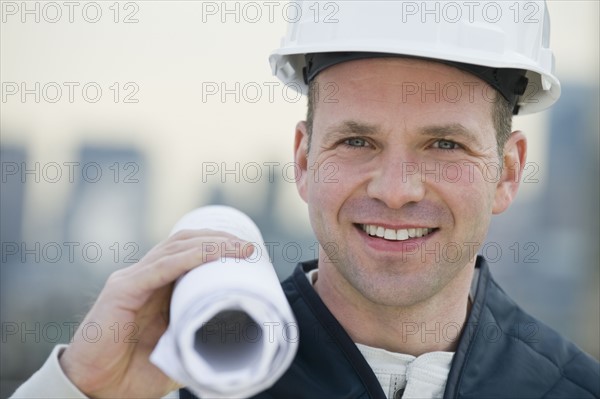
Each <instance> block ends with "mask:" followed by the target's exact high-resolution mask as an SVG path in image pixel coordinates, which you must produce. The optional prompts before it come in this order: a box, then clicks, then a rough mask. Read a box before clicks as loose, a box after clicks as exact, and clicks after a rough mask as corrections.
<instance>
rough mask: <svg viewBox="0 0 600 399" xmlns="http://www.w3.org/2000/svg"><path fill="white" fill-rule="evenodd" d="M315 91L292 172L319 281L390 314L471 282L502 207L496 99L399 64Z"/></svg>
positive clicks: (340, 72) (374, 66)
mask: <svg viewBox="0 0 600 399" xmlns="http://www.w3.org/2000/svg"><path fill="white" fill-rule="evenodd" d="M318 84H319V87H320V93H319V96H318V98H316V99H315V113H314V120H313V133H312V139H311V145H310V151H309V152H308V154H307V153H306V144H307V136H306V131H305V125H304V124H303V123H300V124H299V125H298V129H297V132H296V162H297V163H298V164H299V165H300V166H301V169H302V173H301V174H300V176H299V179H298V188H299V192H300V194H301V196H302V197H303V199H304V200H305V201H306V202H307V203H308V207H309V215H310V221H311V224H312V227H313V229H314V231H315V234H316V236H317V239H318V240H319V243H320V244H321V248H322V250H321V251H320V255H319V270H320V272H319V275H321V274H322V273H328V278H330V279H333V280H334V281H335V284H336V286H338V287H339V289H341V290H348V291H349V292H353V293H354V294H356V293H358V294H360V295H361V296H362V297H364V298H367V299H368V300H370V301H372V302H374V303H378V304H385V305H391V306H409V305H412V304H416V303H418V302H420V301H423V300H426V299H427V298H430V297H432V296H434V295H435V294H436V293H438V292H440V291H442V290H443V289H444V288H445V287H447V286H451V285H452V284H449V283H450V282H452V281H455V280H457V279H465V280H466V279H468V278H469V279H470V276H471V274H470V273H471V271H470V270H469V269H470V268H468V267H466V266H467V265H472V264H473V262H474V258H475V255H476V252H477V249H478V248H479V247H480V245H481V244H482V242H483V240H484V237H485V235H486V232H487V230H488V226H489V223H490V218H491V215H492V213H498V212H501V211H502V210H504V209H505V208H506V207H507V206H508V202H510V199H507V196H506V192H505V190H501V189H500V187H501V186H502V175H503V173H502V172H501V171H500V168H499V164H500V160H499V158H498V152H497V148H496V136H495V130H494V127H493V122H492V111H491V110H492V103H491V100H490V97H491V98H494V96H493V94H492V93H493V90H492V89H490V88H489V87H488V86H487V85H485V83H483V82H482V81H480V80H478V79H477V78H474V77H472V76H471V75H468V74H466V73H464V72H462V71H459V70H457V69H455V68H452V67H449V66H446V65H442V64H438V63H432V62H425V61H418V60H407V59H368V60H360V61H353V62H347V63H342V64H339V65H336V66H333V67H330V68H328V69H326V70H325V71H323V72H322V73H321V74H320V75H319V77H318ZM457 88H460V89H461V90H462V94H460V95H457V93H458V92H457ZM335 90H337V92H335ZM415 90H417V92H416V93H415ZM332 93H334V94H332ZM410 93H413V94H410ZM509 142H510V140H509ZM523 146H524V144H523ZM523 148H524V147H523ZM504 175H506V170H505V171H504ZM380 236H383V237H380Z"/></svg>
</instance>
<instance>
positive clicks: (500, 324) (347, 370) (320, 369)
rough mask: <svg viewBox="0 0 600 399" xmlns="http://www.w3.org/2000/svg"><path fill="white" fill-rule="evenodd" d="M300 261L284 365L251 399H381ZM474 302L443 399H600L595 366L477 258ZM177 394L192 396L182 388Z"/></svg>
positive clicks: (290, 294)
mask: <svg viewBox="0 0 600 399" xmlns="http://www.w3.org/2000/svg"><path fill="white" fill-rule="evenodd" d="M316 267H317V262H316V261H311V262H305V263H300V264H299V265H298V266H297V267H296V269H295V270H294V272H293V274H292V275H291V276H290V277H289V278H288V279H286V280H285V281H284V282H283V283H282V287H283V290H284V292H285V295H286V297H287V299H288V301H289V303H290V305H291V307H292V309H293V311H294V314H295V316H296V320H297V322H298V325H299V330H300V344H299V348H298V353H297V354H296V357H295V359H294V361H293V363H292V365H291V367H290V368H289V370H288V371H287V372H286V373H285V374H284V375H283V376H282V377H281V378H280V379H279V381H277V382H276V383H275V385H273V386H272V387H271V388H269V389H268V390H266V391H264V392H261V393H259V394H257V395H255V396H254V398H261V399H266V398H272V399H275V398H276V399H292V398H327V399H331V398H344V399H349V398H361V399H367V398H372V399H385V394H384V393H383V390H382V389H381V386H380V385H379V382H378V381H377V378H376V377H375V374H374V373H373V371H372V369H371V368H370V367H369V365H368V364H367V362H366V361H365V359H364V357H363V356H362V354H361V353H360V351H359V350H358V348H357V347H356V345H355V344H354V343H353V342H352V340H351V339H350V337H349V336H348V334H347V333H346V331H345V330H344V329H343V328H342V326H341V325H340V324H339V323H338V321H337V320H336V319H335V318H334V317H333V315H332V314H331V312H329V310H328V309H327V307H326V306H325V304H324V303H323V302H322V301H321V299H320V297H319V296H318V295H317V293H316V292H315V290H314V289H313V287H312V286H311V284H310V283H309V282H308V279H307V278H306V276H305V273H306V272H307V271H309V270H311V269H314V268H316ZM476 267H477V268H479V270H480V272H479V281H478V283H477V290H476V294H475V298H474V301H473V307H472V309H471V313H470V315H469V318H468V320H467V324H466V326H465V327H464V328H463V331H462V335H461V338H460V341H459V344H458V347H457V350H456V353H455V355H454V359H453V362H452V367H451V369H450V374H449V375H448V381H447V383H446V390H445V393H444V398H477V399H480V398H600V364H599V363H598V361H596V360H595V359H593V358H592V357H591V356H589V355H587V354H586V353H584V352H582V351H581V350H580V349H579V348H577V347H576V346H575V345H574V344H572V343H571V342H569V341H567V340H566V339H564V338H562V337H561V336H560V335H559V334H558V333H557V332H555V331H554V330H552V329H551V328H549V327H548V326H546V325H544V324H543V323H541V322H540V321H538V320H536V319H534V318H533V317H531V316H530V315H528V314H526V313H525V312H524V311H523V310H521V309H520V308H519V307H518V306H517V305H516V304H515V303H514V302H513V301H512V300H511V299H510V298H508V296H507V295H506V294H505V293H504V292H503V291H502V289H501V288H500V287H499V286H498V285H497V284H496V282H495V281H494V280H493V279H492V276H491V274H490V271H489V268H488V265H487V263H486V262H485V260H484V259H483V258H481V257H479V258H478V259H477V264H476ZM180 398H181V399H191V398H196V397H195V396H194V395H193V394H191V393H190V392H189V391H187V390H185V389H182V390H180Z"/></svg>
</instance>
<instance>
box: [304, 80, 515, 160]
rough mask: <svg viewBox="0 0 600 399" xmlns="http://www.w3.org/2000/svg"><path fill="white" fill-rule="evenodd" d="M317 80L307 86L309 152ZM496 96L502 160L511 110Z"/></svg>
mask: <svg viewBox="0 0 600 399" xmlns="http://www.w3.org/2000/svg"><path fill="white" fill-rule="evenodd" d="M317 80H318V79H313V80H312V81H311V82H310V84H309V85H308V107H307V111H306V132H307V134H308V143H307V148H306V151H307V152H308V151H310V142H311V137H312V128H313V119H314V116H315V106H316V104H317V103H318V98H319V95H318V85H317ZM495 93H496V96H495V98H494V99H493V100H492V101H493V106H492V123H493V125H494V129H495V130H496V144H497V146H498V148H497V150H498V156H499V158H500V160H502V157H503V154H504V144H506V141H507V140H508V137H509V136H510V134H511V132H512V116H513V112H512V111H513V108H512V107H511V105H510V103H509V102H508V100H506V99H505V98H504V97H502V95H501V94H500V93H499V92H498V91H495Z"/></svg>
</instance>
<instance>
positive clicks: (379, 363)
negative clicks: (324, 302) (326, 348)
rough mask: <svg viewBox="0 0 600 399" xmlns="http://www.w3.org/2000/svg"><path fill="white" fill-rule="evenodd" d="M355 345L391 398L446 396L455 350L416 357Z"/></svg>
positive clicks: (314, 275) (313, 279)
mask: <svg viewBox="0 0 600 399" xmlns="http://www.w3.org/2000/svg"><path fill="white" fill-rule="evenodd" d="M317 276H318V269H313V270H311V271H309V272H308V273H306V277H307V278H308V281H309V282H310V283H311V284H312V285H314V283H315V282H316V281H317ZM474 280H475V279H474ZM356 346H357V347H358V350H360V352H361V353H362V355H363V356H364V358H365V360H366V361H367V363H368V364H369V366H371V369H373V373H374V374H375V376H376V377H377V380H378V381H379V384H381V388H382V389H383V392H384V393H385V395H386V396H387V398H388V399H399V398H403V399H404V398H423V399H425V398H441V397H443V396H444V389H445V388H446V381H447V380H448V374H449V373H450V366H451V364H452V358H453V357H454V352H430V353H424V354H423V355H421V356H418V357H415V356H412V355H407V354H404V353H395V352H389V351H386V350H385V349H380V348H374V347H371V346H367V345H362V344H356Z"/></svg>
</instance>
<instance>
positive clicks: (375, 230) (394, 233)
mask: <svg viewBox="0 0 600 399" xmlns="http://www.w3.org/2000/svg"><path fill="white" fill-rule="evenodd" d="M362 229H363V230H364V231H365V232H366V233H367V234H369V235H370V236H376V237H380V238H384V239H386V240H393V241H404V240H408V239H409V238H419V237H423V236H426V235H427V234H429V233H431V232H432V231H433V229H426V228H412V229H399V230H393V229H386V228H384V227H381V226H375V225H372V224H368V225H367V224H363V225H362Z"/></svg>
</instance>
